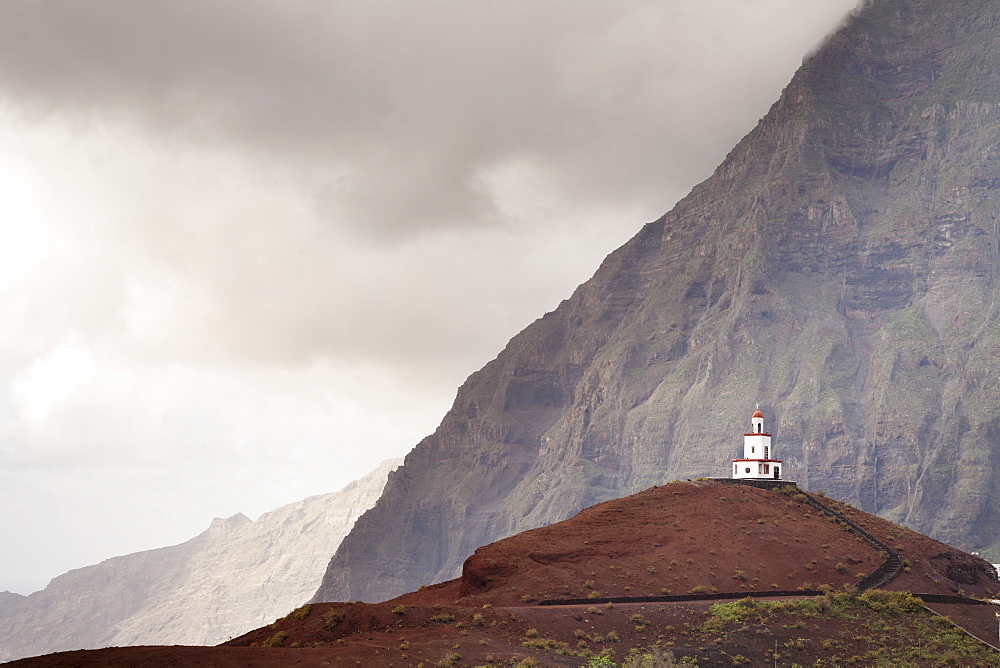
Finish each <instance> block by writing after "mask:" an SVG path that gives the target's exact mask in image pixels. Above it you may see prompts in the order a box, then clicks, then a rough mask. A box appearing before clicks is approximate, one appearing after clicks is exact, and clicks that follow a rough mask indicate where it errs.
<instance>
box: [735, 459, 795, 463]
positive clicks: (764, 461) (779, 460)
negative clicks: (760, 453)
mask: <svg viewBox="0 0 1000 668" xmlns="http://www.w3.org/2000/svg"><path fill="white" fill-rule="evenodd" d="M783 461H785V460H784V459H734V460H733V463H734V464H735V463H736V462H763V463H764V464H767V463H768V462H774V463H776V464H780V463H782V462H783Z"/></svg>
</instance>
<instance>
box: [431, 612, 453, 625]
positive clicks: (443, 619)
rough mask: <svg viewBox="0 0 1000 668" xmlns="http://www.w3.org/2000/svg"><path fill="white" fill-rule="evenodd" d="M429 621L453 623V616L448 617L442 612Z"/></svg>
mask: <svg viewBox="0 0 1000 668" xmlns="http://www.w3.org/2000/svg"><path fill="white" fill-rule="evenodd" d="M431 621H432V622H441V623H442V624H447V623H448V622H453V621H455V615H449V614H448V613H447V612H442V613H441V614H440V615H434V616H433V617H431Z"/></svg>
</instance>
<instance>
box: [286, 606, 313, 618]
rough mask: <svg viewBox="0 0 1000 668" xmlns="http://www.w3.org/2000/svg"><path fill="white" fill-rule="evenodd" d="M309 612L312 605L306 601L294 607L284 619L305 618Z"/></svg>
mask: <svg viewBox="0 0 1000 668" xmlns="http://www.w3.org/2000/svg"><path fill="white" fill-rule="evenodd" d="M310 612H312V605H310V604H309V603H306V604H305V605H303V606H301V607H299V608H295V609H294V610H292V611H291V612H289V613H288V615H287V616H286V617H285V619H305V618H306V617H308V616H309V613H310Z"/></svg>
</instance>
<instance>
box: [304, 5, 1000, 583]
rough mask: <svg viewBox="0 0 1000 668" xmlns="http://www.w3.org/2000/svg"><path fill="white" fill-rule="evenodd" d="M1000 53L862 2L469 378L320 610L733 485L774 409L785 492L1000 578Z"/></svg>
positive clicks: (941, 18) (375, 513)
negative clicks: (876, 519)
mask: <svg viewBox="0 0 1000 668" xmlns="http://www.w3.org/2000/svg"><path fill="white" fill-rule="evenodd" d="M998 54H1000V4H998V3H995V2H990V1H988V0H969V1H968V2H962V3H948V2H939V1H938V0H872V1H871V2H867V3H865V4H864V5H863V7H862V8H861V9H860V10H859V11H858V12H857V13H856V15H854V16H853V17H852V18H851V19H850V20H849V21H848V22H847V24H846V25H845V26H844V27H842V28H841V29H840V30H839V31H838V32H837V33H836V34H834V35H833V36H832V37H830V38H829V40H828V41H827V42H826V43H825V44H824V45H823V46H822V47H821V48H820V49H819V50H818V51H817V52H816V53H814V54H813V55H811V56H810V57H808V58H807V59H806V60H805V62H804V63H803V65H802V67H801V68H800V69H799V70H798V72H797V73H796V74H795V75H794V77H793V79H792V81H791V82H790V83H789V84H788V86H787V87H786V88H785V90H784V91H783V92H782V94H781V96H780V99H779V100H778V101H777V102H776V103H775V104H774V105H773V106H772V108H771V109H770V111H769V112H768V114H767V115H766V116H765V117H764V118H763V119H761V121H760V123H759V124H758V125H757V127H756V128H754V129H753V130H752V131H751V132H750V133H749V134H748V135H747V136H746V137H745V138H744V139H743V140H742V141H741V142H740V143H739V144H738V145H737V146H736V147H735V148H734V149H733V151H732V152H731V153H730V154H729V155H728V156H727V157H726V159H725V160H724V162H723V163H722V164H721V165H720V166H719V167H718V169H717V170H716V171H715V173H714V174H713V175H712V176H711V177H710V178H709V179H708V180H706V181H705V182H703V183H701V184H700V185H698V186H696V187H695V188H694V189H693V190H692V192H691V193H690V194H689V195H688V196H687V197H685V198H684V199H683V200H681V201H680V202H679V203H678V204H677V205H676V206H675V207H674V208H673V210H671V211H670V212H669V213H667V214H666V215H664V216H663V217H661V218H660V219H658V220H656V221H654V222H652V223H649V224H647V225H645V226H644V227H643V228H642V229H641V230H640V231H639V233H638V234H636V235H635V237H633V238H632V239H631V240H630V241H628V242H627V243H626V244H625V245H624V246H622V247H621V248H619V249H618V250H616V251H615V252H613V253H612V254H611V255H610V256H609V257H608V258H607V259H606V260H605V261H604V262H603V263H602V265H601V266H600V268H599V269H598V270H597V272H596V273H595V275H594V276H593V278H591V279H590V280H589V281H587V282H586V283H584V284H583V285H581V286H580V287H579V288H577V290H576V291H575V292H574V293H573V295H572V296H571V297H570V298H569V299H567V300H565V301H564V302H562V303H561V304H560V305H559V307H558V308H557V309H556V310H555V311H553V312H551V313H547V314H545V316H543V317H542V318H540V319H539V320H537V321H535V322H534V323H533V324H531V325H530V326H529V327H527V328H526V329H525V330H524V331H522V332H521V333H520V334H518V335H517V336H515V337H514V338H513V339H512V340H511V341H510V342H509V344H508V345H507V347H506V348H505V349H504V350H503V351H502V352H501V353H500V354H499V355H498V356H497V357H496V359H494V360H493V361H491V362H489V363H488V364H487V365H486V366H485V367H483V368H482V369H481V370H480V371H478V372H476V373H474V374H473V375H472V376H470V377H469V379H468V380H467V381H466V382H465V383H464V384H463V385H462V387H461V388H460V389H459V391H458V395H457V397H456V399H455V402H454V405H453V406H452V408H451V409H450V410H449V411H448V413H447V414H446V415H445V416H444V418H443V420H442V422H441V424H440V426H439V427H438V428H437V430H436V431H435V432H434V433H433V434H432V435H430V436H428V437H427V438H426V439H424V440H423V441H421V442H420V443H419V444H418V445H417V447H416V448H415V449H414V450H413V451H412V452H411V453H410V454H409V455H408V456H407V457H406V460H405V463H404V465H403V467H402V468H401V469H400V471H399V472H398V474H397V475H396V476H394V477H393V479H392V480H391V481H390V483H389V484H388V485H387V486H386V490H385V493H384V494H383V496H382V498H381V499H380V500H379V502H378V503H377V504H376V506H375V507H374V508H373V509H372V510H371V511H370V512H369V513H367V514H366V515H365V516H364V517H363V518H362V519H361V520H360V521H359V522H358V523H357V524H356V525H355V527H354V529H352V531H351V533H350V534H349V535H348V537H347V538H346V539H345V540H344V541H343V542H342V543H341V546H340V548H339V549H338V551H337V554H336V555H335V557H334V558H333V559H332V560H331V562H330V566H329V569H328V571H327V573H326V575H325V576H324V579H323V584H322V586H321V587H320V588H319V590H318V592H317V594H316V596H315V599H314V600H316V601H329V600H358V599H360V600H366V601H378V600H384V599H387V598H390V597H393V596H397V595H399V594H401V593H403V592H405V591H409V590H411V589H413V588H414V587H416V586H418V585H421V584H429V583H433V582H439V581H442V580H446V579H449V578H452V577H454V576H456V575H457V574H458V572H459V569H460V567H461V564H462V562H463V561H464V559H465V558H466V557H468V556H469V555H470V554H472V552H473V551H474V550H475V549H476V548H477V547H479V546H480V545H484V544H486V543H489V542H491V541H494V540H496V539H498V538H501V537H504V536H509V535H512V534H514V533H517V532H519V531H523V530H525V529H529V528H532V527H537V526H541V525H545V524H548V523H551V522H555V521H558V520H561V519H564V518H566V517H568V516H570V515H572V514H573V513H575V512H577V511H578V510H580V509H581V508H584V507H586V506H588V505H590V504H593V503H595V502H598V501H603V500H606V499H610V498H614V497H619V496H622V495H625V494H629V493H631V492H634V491H636V490H639V489H643V488H645V487H648V486H649V485H652V484H656V483H663V482H665V481H668V480H671V479H674V478H692V477H695V476H699V475H727V466H728V459H729V458H731V457H734V456H736V455H737V452H738V446H739V440H738V434H740V433H742V432H743V431H745V429H746V427H745V426H744V425H745V424H746V422H747V419H748V417H749V414H750V411H751V410H752V409H753V406H754V404H756V403H759V404H760V406H761V409H762V410H763V411H764V413H765V414H766V415H767V416H768V417H769V419H770V420H771V422H770V423H769V426H770V427H771V430H772V431H773V432H774V434H775V437H776V440H775V447H776V452H777V456H778V457H779V458H781V459H784V460H785V467H786V468H785V469H784V473H785V477H787V478H794V479H796V480H798V481H799V482H800V483H801V484H802V485H803V486H804V487H806V488H809V489H825V490H826V491H827V492H829V493H830V494H831V495H833V496H836V497H837V498H841V499H844V500H846V501H849V502H851V503H853V504H855V505H858V506H860V507H861V508H863V509H865V510H867V511H871V512H874V513H877V514H879V515H881V516H883V517H886V518H889V519H891V520H893V521H897V522H900V523H902V524H905V525H906V526H909V527H913V528H915V529H917V530H920V531H922V532H925V533H928V534H930V535H932V536H934V537H935V538H938V539H940V540H943V541H945V542H948V543H951V544H954V545H956V546H960V547H962V548H963V549H968V550H972V549H975V550H979V551H981V552H983V553H984V554H987V556H992V557H994V560H997V559H996V557H997V556H998V555H1000V551H998V550H1000V538H998V537H1000V513H998V512H997V509H998V508H1000V490H998V474H1000V466H998V463H1000V461H998V457H1000V373H998V372H997V366H996V359H998V353H1000V319H998V312H1000V310H998V309H1000V300H998V290H997V287H998V285H997V280H996V275H997V262H998V249H1000V222H998V218H997V216H998V214H1000V167H998V165H1000V161H998V159H1000V104H998V101H1000V55H998ZM650 113H655V110H651V111H650Z"/></svg>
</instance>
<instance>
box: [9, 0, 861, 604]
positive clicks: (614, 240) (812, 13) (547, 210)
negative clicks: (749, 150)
mask: <svg viewBox="0 0 1000 668" xmlns="http://www.w3.org/2000/svg"><path fill="white" fill-rule="evenodd" d="M854 4H855V2H854V0H656V1H651V2H623V1H620V0H608V1H606V2H587V1H586V0H565V1H561V2H560V1H554V0H546V1H544V2H538V1H536V0H524V1H510V0H463V1H461V2H459V1H457V0H456V1H454V2H424V1H419V2H410V1H406V2H404V1H402V0H399V1H394V2H390V1H384V2H375V1H360V0H358V1H349V0H341V1H339V2H332V1H330V2H321V1H319V0H313V1H308V2H303V1H298V2H296V1H290V0H271V1H268V2H260V1H256V0H226V1H213V0H190V1H187V0H170V1H169V2H167V1H160V2H151V1H137V0H120V1H114V0H93V1H88V2H79V1H76V0H65V1H62V2H54V1H47V0H41V1H38V0H33V1H31V2H17V1H14V0H10V1H6V2H0V229H2V238H0V507H2V508H3V512H0V535H2V536H3V543H4V545H5V548H4V549H3V550H0V590H3V589H10V590H12V591H17V592H20V593H24V594H27V593H30V592H31V591H34V590H37V589H40V588H42V587H44V586H45V584H46V583H47V582H48V580H49V579H50V578H52V577H54V576H56V575H58V574H60V573H62V572H65V571H66V570H69V569H71V568H77V567H80V566H85V565H88V564H91V563H96V562H98V561H100V560H102V559H105V558H108V557H111V556H115V555H119V554H125V553H129V552H134V551H137V550H142V549H149V548H154V547H162V546H166V545H170V544H175V543H178V542H181V541H184V540H187V539H188V538H191V537H193V536H194V535H196V534H197V533H199V532H201V531H202V530H203V529H205V528H206V527H207V526H208V524H209V522H210V521H211V519H212V518H213V517H224V516H229V515H232V514H234V513H237V512H243V513H245V514H247V515H249V516H250V517H252V518H256V516H257V515H258V514H260V513H261V512H264V511H267V510H271V509H273V508H275V507H278V506H280V505H282V504H285V503H289V502H292V501H296V500H299V499H302V498H304V497H306V496H309V495H312V494H319V493H325V492H331V491H334V490H336V489H339V488H340V487H342V486H343V485H345V484H346V483H348V482H349V481H351V480H353V479H355V478H357V477H359V476H361V475H362V474H364V473H365V472H367V471H368V470H370V469H372V468H374V467H375V465H376V464H377V463H378V462H379V461H381V460H382V459H385V458H388V457H393V456H401V455H403V454H405V453H406V452H407V451H408V450H409V449H410V448H411V447H413V446H414V445H415V444H416V443H417V442H418V441H419V440H420V439H421V438H422V437H423V436H425V435H426V434H428V433H430V432H431V431H433V429H434V428H435V427H436V425H437V423H438V422H439V421H440V419H441V417H442V416H443V415H444V412H445V411H446V410H447V409H448V407H449V406H450V404H451V401H452V400H453V398H454V395H455V390H456V388H457V387H458V385H459V384H461V382H462V381H463V380H464V379H465V377H466V376H468V375H469V374H470V373H471V372H473V371H475V370H476V369H478V368H479V367H481V366H482V365H483V364H485V363H486V362H487V361H489V360H490V359H491V358H493V357H494V356H495V355H496V354H497V353H498V352H499V351H500V349H501V348H502V347H503V346H504V344H505V343H506V342H507V340H508V339H509V338H510V337H512V336H513V335H515V334H516V333H517V332H518V331H519V330H521V329H522V328H523V327H524V326H526V325H527V324H529V323H530V322H531V321H532V320H534V319H535V318H537V317H539V316H541V315H542V314H543V313H544V312H546V311H549V310H552V309H553V308H555V307H556V305H557V304H558V303H559V301H560V300H561V299H563V298H566V297H568V296H569V294H570V293H571V291H572V290H573V288H574V287H575V286H576V285H577V284H579V283H581V282H583V281H584V280H586V279H587V278H588V277H589V276H590V275H591V274H592V273H593V271H594V270H595V269H596V268H597V265H598V264H599V263H600V261H601V259H602V258H603V257H604V256H605V255H607V254H608V253H609V252H610V251H612V250H613V249H614V248H615V247H617V246H618V245H620V244H621V243H623V242H624V241H625V240H626V239H628V238H629V237H630V236H631V235H632V234H634V233H635V232H636V231H638V229H639V228H640V227H641V226H642V225H643V224H644V223H646V222H648V221H650V220H653V219H655V218H657V217H658V216H659V215H661V214H662V213H664V212H665V211H667V210H668V209H669V208H670V207H671V206H672V205H673V203H674V202H675V201H676V200H677V199H679V198H680V197H682V196H683V195H684V194H686V193H687V191H688V190H690V188H691V187H692V186H693V185H694V184H695V183H697V182H699V181H701V180H703V179H705V178H706V177H707V176H709V175H710V173H711V171H712V169H713V168H714V167H715V166H716V165H717V164H718V163H719V162H720V161H721V160H722V158H723V157H724V156H725V154H726V153H727V152H728V150H729V149H730V148H732V146H733V145H734V144H735V143H736V142H737V141H738V140H739V139H740V138H741V137H742V136H743V135H744V134H746V133H747V132H748V131H749V130H750V129H751V128H752V127H753V125H754V124H755V123H756V122H757V120H758V118H760V117H761V116H762V115H764V113H766V111H767V108H768V107H769V106H770V104H771V103H772V102H773V101H774V100H775V99H777V96H778V94H779V93H780V91H781V88H782V87H783V86H784V85H785V83H786V82H787V81H788V79H789V78H790V77H791V75H792V73H793V72H794V70H795V68H796V67H797V66H798V65H799V64H800V63H801V61H802V58H803V57H804V56H805V55H806V54H807V53H809V52H810V50H811V49H813V48H815V47H816V46H817V45H818V44H819V43H820V42H821V40H822V39H823V37H824V36H825V35H826V34H828V33H829V32H830V31H832V30H833V29H835V28H836V26H837V25H838V24H839V23H840V21H841V20H842V19H843V16H844V15H845V13H846V12H847V11H849V10H850V8H851V7H852V6H853V5H854Z"/></svg>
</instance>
